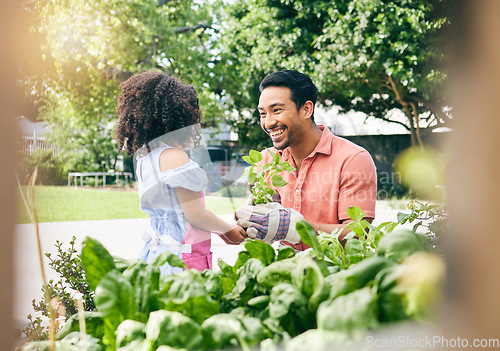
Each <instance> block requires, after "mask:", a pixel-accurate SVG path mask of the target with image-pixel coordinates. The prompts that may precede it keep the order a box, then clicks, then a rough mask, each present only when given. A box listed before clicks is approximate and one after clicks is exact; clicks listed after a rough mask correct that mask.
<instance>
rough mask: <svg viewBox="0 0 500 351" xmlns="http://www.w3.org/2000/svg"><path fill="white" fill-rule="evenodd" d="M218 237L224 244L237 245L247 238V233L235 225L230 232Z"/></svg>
mask: <svg viewBox="0 0 500 351" xmlns="http://www.w3.org/2000/svg"><path fill="white" fill-rule="evenodd" d="M220 237H221V238H222V240H224V242H225V243H226V244H229V245H238V244H240V243H241V242H242V241H243V240H245V239H246V238H247V233H246V232H245V229H243V228H242V227H240V226H239V225H237V226H236V227H234V228H233V229H231V230H230V231H228V232H226V233H224V234H221V235H220Z"/></svg>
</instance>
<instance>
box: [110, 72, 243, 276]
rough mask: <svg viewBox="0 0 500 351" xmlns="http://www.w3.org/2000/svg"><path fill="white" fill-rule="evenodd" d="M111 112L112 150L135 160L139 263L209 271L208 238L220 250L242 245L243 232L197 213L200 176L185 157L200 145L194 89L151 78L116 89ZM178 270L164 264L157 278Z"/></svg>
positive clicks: (147, 75)
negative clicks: (145, 226)
mask: <svg viewBox="0 0 500 351" xmlns="http://www.w3.org/2000/svg"><path fill="white" fill-rule="evenodd" d="M120 90H121V92H120V95H119V97H118V107H117V109H116V112H117V114H118V116H119V121H118V125H117V127H116V139H117V142H118V149H119V150H120V151H121V150H124V149H125V150H127V154H128V155H129V156H130V155H132V154H134V153H135V154H136V155H135V162H136V167H135V170H136V176H137V179H138V184H139V195H140V203H141V209H142V210H143V211H144V212H146V213H147V214H149V215H150V224H151V228H150V229H149V230H148V231H147V233H146V234H145V236H144V239H145V240H146V244H145V246H144V248H143V250H142V252H141V255H140V257H141V258H143V259H144V260H146V262H151V261H152V260H153V259H154V258H155V257H156V256H158V255H159V254H160V253H161V252H164V251H169V252H172V253H175V254H177V255H178V256H179V257H181V258H182V259H183V261H184V262H185V263H186V265H187V266H188V267H189V268H196V269H198V270H204V269H211V268H212V254H211V252H210V242H211V240H210V239H211V232H213V233H217V234H219V235H221V237H222V239H223V240H224V241H225V242H226V243H228V244H239V243H240V242H241V241H243V240H244V239H245V237H246V233H245V231H244V229H243V228H241V227H240V226H237V225H235V224H229V223H226V222H225V221H223V220H221V219H220V218H219V217H217V216H216V215H215V214H213V213H212V212H210V211H209V210H207V209H206V208H205V206H204V197H203V192H202V190H203V188H204V187H205V185H206V184H207V175H206V173H205V172H204V171H203V169H201V168H200V166H199V165H198V164H197V163H196V162H194V161H193V160H190V159H189V157H188V154H187V153H186V151H185V150H187V149H188V148H190V147H193V146H194V147H195V148H196V147H197V146H198V145H199V143H200V139H201V136H200V135H201V129H200V128H199V123H200V122H201V114H200V110H199V107H198V98H197V96H196V92H195V90H194V88H193V87H192V86H190V85H185V84H183V83H181V82H180V81H179V80H177V79H176V78H174V77H171V76H166V75H164V74H161V73H156V72H143V73H139V74H136V75H134V76H133V77H131V78H129V79H128V80H127V81H125V82H123V83H122V84H120ZM180 270H181V269H180V268H176V267H171V266H169V265H168V264H165V265H164V266H162V267H161V272H162V274H173V273H176V272H178V271H180Z"/></svg>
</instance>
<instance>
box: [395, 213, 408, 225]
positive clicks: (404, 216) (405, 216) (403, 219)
mask: <svg viewBox="0 0 500 351" xmlns="http://www.w3.org/2000/svg"><path fill="white" fill-rule="evenodd" d="M410 217H411V213H409V214H407V213H403V212H398V214H397V219H398V222H399V223H401V224H405V223H406V222H407V221H408V219H410Z"/></svg>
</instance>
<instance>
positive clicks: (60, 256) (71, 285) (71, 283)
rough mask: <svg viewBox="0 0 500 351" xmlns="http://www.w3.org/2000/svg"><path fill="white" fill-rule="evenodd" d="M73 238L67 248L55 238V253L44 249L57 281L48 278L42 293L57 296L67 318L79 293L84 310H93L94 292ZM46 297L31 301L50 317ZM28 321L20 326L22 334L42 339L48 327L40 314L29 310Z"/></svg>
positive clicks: (45, 315) (36, 310) (74, 311)
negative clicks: (53, 254)
mask: <svg viewBox="0 0 500 351" xmlns="http://www.w3.org/2000/svg"><path fill="white" fill-rule="evenodd" d="M75 240H76V238H75V237H74V236H73V238H72V240H71V241H70V243H69V244H70V246H69V248H68V249H67V250H66V251H65V250H64V249H63V247H62V246H63V244H62V243H61V242H60V241H56V244H55V246H56V248H57V254H56V256H55V257H53V256H52V254H51V253H45V256H46V257H47V258H48V259H49V266H50V268H51V269H52V270H54V271H55V272H57V273H58V274H59V277H60V279H59V280H57V281H54V280H52V279H51V280H49V282H48V283H47V284H44V285H42V292H43V293H44V296H46V295H48V296H49V297H50V299H52V298H57V299H58V301H60V303H61V307H63V308H64V313H63V314H64V315H65V316H66V319H68V318H70V317H71V316H72V315H74V314H76V313H77V312H78V310H77V308H76V307H75V303H74V300H75V297H76V296H77V294H81V296H82V297H81V298H82V300H83V305H84V309H85V310H86V311H93V310H95V304H94V299H93V296H94V293H93V291H92V290H91V289H90V287H89V284H88V281H87V278H86V275H85V272H84V271H83V267H82V262H81V257H80V255H79V254H78V252H77V250H76V248H75ZM46 301H47V299H46V298H44V299H43V300H40V301H36V300H33V301H32V305H33V309H34V311H35V312H39V313H40V314H41V315H42V317H46V318H50V313H51V311H50V309H49V306H48V303H47V302H46ZM27 317H28V325H27V327H26V328H25V329H23V330H22V332H23V334H24V335H25V336H26V337H27V338H28V339H29V340H45V339H47V338H48V327H46V326H44V323H43V319H42V318H41V317H39V316H37V317H34V316H33V315H31V314H29V315H28V316H27Z"/></svg>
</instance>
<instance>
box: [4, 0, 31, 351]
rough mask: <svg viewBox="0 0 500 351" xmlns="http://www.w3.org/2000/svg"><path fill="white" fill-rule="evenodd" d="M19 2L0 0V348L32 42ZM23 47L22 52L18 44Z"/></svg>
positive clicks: (8, 333) (9, 313)
mask: <svg viewBox="0 0 500 351" xmlns="http://www.w3.org/2000/svg"><path fill="white" fill-rule="evenodd" d="M21 10H22V2H21V1H17V0H3V1H1V2H0V47H1V48H2V55H1V56H0V77H1V83H0V106H1V112H0V150H4V151H5V152H3V154H2V167H3V170H4V171H3V172H0V188H1V189H0V193H1V194H2V196H0V227H1V228H0V233H1V235H0V281H1V282H2V285H1V287H0V316H1V318H0V340H1V341H2V346H1V348H2V350H12V349H13V348H14V340H15V338H17V336H15V335H14V323H13V306H14V303H13V299H14V294H13V288H14V280H13V268H12V267H13V263H14V257H13V252H14V250H13V233H14V224H15V220H16V206H15V204H16V195H17V187H16V180H15V172H14V170H15V169H16V167H17V162H16V155H17V153H16V152H15V150H16V147H17V146H16V140H20V135H18V133H17V131H18V128H17V125H16V117H17V116H19V115H20V111H22V109H23V108H22V102H21V97H22V96H23V95H22V92H20V91H18V90H17V88H16V87H17V86H18V84H17V81H18V79H19V77H18V76H17V74H18V72H19V63H20V62H22V60H23V59H26V57H27V56H29V51H28V50H27V48H31V47H32V46H31V45H30V44H32V43H29V42H28V39H27V36H26V34H27V29H28V24H27V23H26V21H25V18H24V15H23V12H22V11H21ZM24 47H26V52H22V51H21V48H24Z"/></svg>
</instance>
